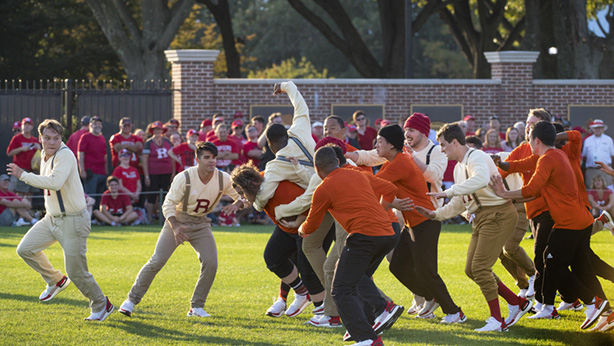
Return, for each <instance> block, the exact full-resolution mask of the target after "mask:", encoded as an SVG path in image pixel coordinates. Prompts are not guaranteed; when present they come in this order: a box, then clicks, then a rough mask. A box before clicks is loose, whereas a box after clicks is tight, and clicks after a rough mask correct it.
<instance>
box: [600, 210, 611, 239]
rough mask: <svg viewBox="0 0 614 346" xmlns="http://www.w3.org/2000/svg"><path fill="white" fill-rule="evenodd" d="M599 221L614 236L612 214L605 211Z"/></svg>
mask: <svg viewBox="0 0 614 346" xmlns="http://www.w3.org/2000/svg"><path fill="white" fill-rule="evenodd" d="M597 220H599V221H601V222H603V228H605V229H607V230H608V231H610V233H611V234H612V235H614V222H613V221H612V216H611V215H610V213H608V212H607V211H605V210H604V211H602V212H601V215H599V217H598V218H597Z"/></svg>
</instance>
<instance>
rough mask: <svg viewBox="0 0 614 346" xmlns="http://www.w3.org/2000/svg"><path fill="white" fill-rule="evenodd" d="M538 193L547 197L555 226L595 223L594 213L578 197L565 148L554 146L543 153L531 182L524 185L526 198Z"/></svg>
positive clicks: (571, 227)
mask: <svg viewBox="0 0 614 346" xmlns="http://www.w3.org/2000/svg"><path fill="white" fill-rule="evenodd" d="M538 195H541V196H542V197H543V198H544V201H545V202H546V205H547V206H548V210H550V216H552V220H554V227H555V228H561V229H569V230H583V229H585V228H586V227H588V226H590V225H591V224H592V223H593V216H592V215H591V213H590V212H589V211H588V209H586V207H585V206H584V204H583V203H582V201H581V200H580V197H579V196H578V186H577V183H576V177H575V173H574V171H573V168H571V163H570V162H569V158H568V157H567V154H565V152H563V151H562V150H559V149H550V150H548V151H546V153H545V154H544V155H542V156H540V157H539V160H537V166H536V167H535V174H533V177H532V178H531V181H529V183H528V184H526V185H525V186H523V187H522V196H523V197H524V198H528V197H533V196H538Z"/></svg>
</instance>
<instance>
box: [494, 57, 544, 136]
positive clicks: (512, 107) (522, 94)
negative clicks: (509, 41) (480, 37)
mask: <svg viewBox="0 0 614 346" xmlns="http://www.w3.org/2000/svg"><path fill="white" fill-rule="evenodd" d="M484 56H486V60H487V61H488V62H489V63H490V65H491V76H492V79H497V80H500V81H501V88H500V94H499V97H498V99H499V106H498V107H497V108H498V110H497V114H496V115H498V116H499V117H501V118H502V119H501V120H502V123H503V124H504V126H510V125H511V124H513V123H514V122H515V121H518V120H524V117H525V116H526V114H527V112H528V111H529V109H530V108H535V107H536V105H535V104H534V99H535V93H534V90H533V64H535V62H536V61H537V57H538V56H539V52H529V51H504V52H488V53H484Z"/></svg>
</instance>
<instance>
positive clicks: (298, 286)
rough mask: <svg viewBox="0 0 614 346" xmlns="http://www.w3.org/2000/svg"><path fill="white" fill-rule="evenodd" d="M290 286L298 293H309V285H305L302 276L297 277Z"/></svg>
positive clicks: (302, 294)
mask: <svg viewBox="0 0 614 346" xmlns="http://www.w3.org/2000/svg"><path fill="white" fill-rule="evenodd" d="M290 286H291V287H292V289H293V290H294V292H295V293H296V294H298V295H301V296H304V295H306V294H307V287H305V285H303V280H301V278H300V277H297V278H296V280H294V281H292V282H291V283H290Z"/></svg>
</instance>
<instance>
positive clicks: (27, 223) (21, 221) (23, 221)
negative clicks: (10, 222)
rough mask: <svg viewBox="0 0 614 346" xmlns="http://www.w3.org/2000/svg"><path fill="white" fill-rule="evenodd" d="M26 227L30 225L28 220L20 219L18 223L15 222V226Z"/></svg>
mask: <svg viewBox="0 0 614 346" xmlns="http://www.w3.org/2000/svg"><path fill="white" fill-rule="evenodd" d="M25 225H30V223H29V222H27V221H26V220H24V219H22V218H19V220H17V222H15V226H17V227H21V226H25Z"/></svg>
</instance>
